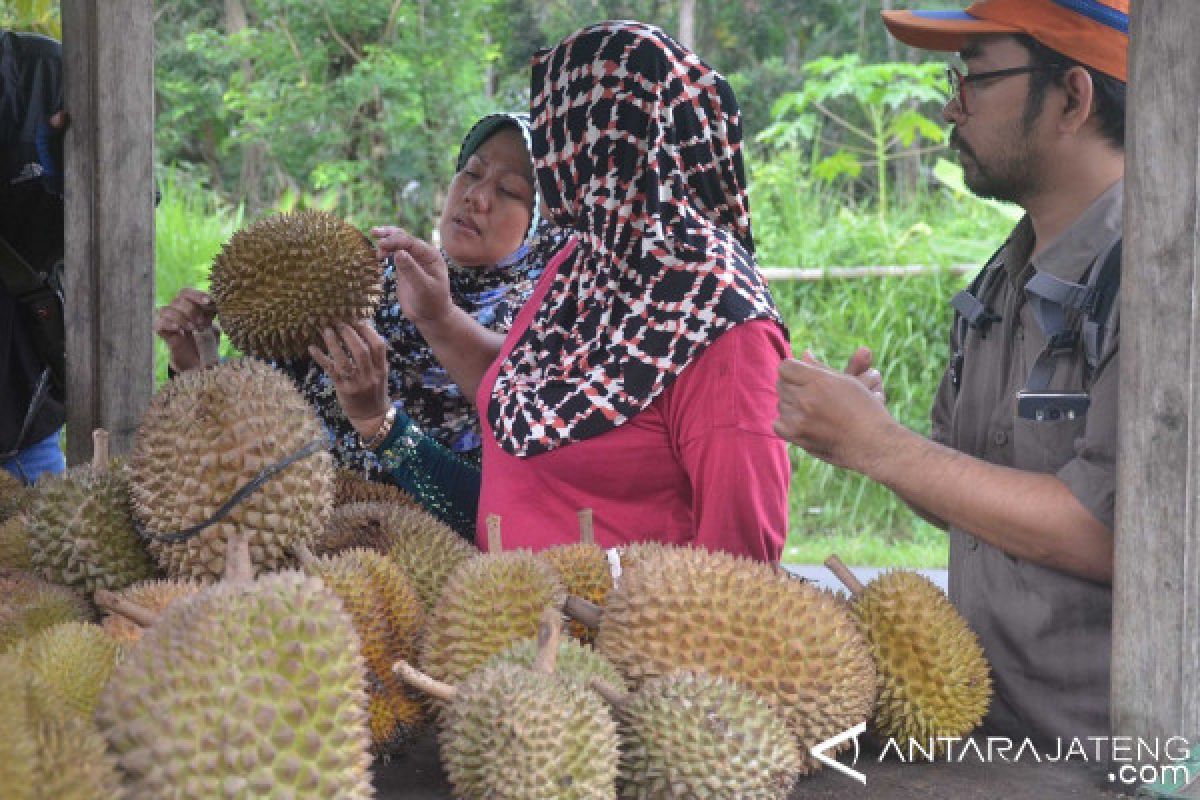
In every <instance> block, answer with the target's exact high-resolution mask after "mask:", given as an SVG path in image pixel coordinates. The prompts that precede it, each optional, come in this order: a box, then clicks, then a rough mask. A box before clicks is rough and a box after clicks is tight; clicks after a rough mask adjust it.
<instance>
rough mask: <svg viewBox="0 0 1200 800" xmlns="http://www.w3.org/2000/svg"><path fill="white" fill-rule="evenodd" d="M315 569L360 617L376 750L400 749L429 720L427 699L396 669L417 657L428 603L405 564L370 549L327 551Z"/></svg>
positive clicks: (357, 619) (358, 627) (356, 624)
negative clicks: (419, 594) (403, 569)
mask: <svg viewBox="0 0 1200 800" xmlns="http://www.w3.org/2000/svg"><path fill="white" fill-rule="evenodd" d="M311 571H312V572H313V573H314V574H316V575H319V576H320V578H321V580H322V581H323V582H324V583H325V586H326V588H328V589H329V590H330V591H332V592H333V593H334V594H336V595H337V596H338V597H339V598H341V601H342V605H343V607H344V608H345V609H346V611H347V613H349V614H350V617H351V618H352V619H353V620H354V629H355V630H356V631H357V632H358V637H359V639H360V640H361V641H362V652H363V660H364V661H365V662H366V666H367V687H368V691H369V692H370V695H371V697H370V704H369V706H368V711H369V712H370V725H371V739H372V742H373V745H374V749H375V752H376V753H378V754H388V755H391V754H395V753H397V752H399V751H400V750H401V749H402V748H403V746H404V745H405V744H406V743H407V742H408V741H409V740H410V739H411V738H412V735H413V733H415V732H416V731H417V730H418V729H419V728H420V727H421V725H422V723H423V722H424V719H425V704H424V702H423V699H422V698H421V697H419V696H418V695H416V694H415V693H414V692H412V691H411V690H409V689H408V688H407V686H405V684H404V682H403V681H402V680H401V679H400V678H399V677H398V676H397V675H396V674H395V673H394V672H393V671H392V666H393V665H394V664H395V663H396V662H397V661H400V660H404V661H410V662H411V661H413V660H414V659H415V658H416V655H417V638H418V636H419V635H420V632H421V628H422V624H423V623H424V621H425V608H424V606H422V605H421V600H420V598H418V597H417V593H416V591H415V590H413V588H412V586H411V584H410V583H409V581H408V578H406V577H405V576H404V573H403V572H401V570H400V567H398V566H397V565H396V564H394V563H392V562H391V561H389V560H388V559H387V557H386V556H383V555H380V554H379V553H376V552H373V551H370V550H365V549H361V548H359V549H354V550H346V551H344V552H341V553H337V554H335V555H331V556H326V557H324V558H321V559H318V560H317V562H316V563H315V564H314V565H313V567H312V570H311Z"/></svg>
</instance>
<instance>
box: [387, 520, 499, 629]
mask: <svg viewBox="0 0 1200 800" xmlns="http://www.w3.org/2000/svg"><path fill="white" fill-rule="evenodd" d="M386 519H387V522H386V526H387V528H388V530H389V531H390V532H391V534H392V535H394V537H395V539H396V543H395V544H394V545H392V548H391V549H390V550H388V558H390V559H392V561H395V562H396V563H397V564H399V565H400V568H401V569H402V570H404V574H405V575H407V576H408V579H409V580H410V581H412V583H413V588H415V589H416V590H417V594H418V595H419V596H420V597H421V602H422V603H424V604H425V608H426V609H427V610H428V611H432V610H433V607H434V606H435V605H436V604H437V602H438V598H440V597H441V596H442V590H443V589H444V588H445V586H446V581H447V580H449V578H450V576H451V575H452V574H454V572H455V570H457V569H458V568H459V566H461V565H462V564H463V562H465V561H467V560H468V559H470V558H473V557H475V556H477V555H479V550H478V549H476V547H475V545H473V544H471V543H470V542H468V541H467V540H465V539H463V538H462V537H461V536H459V535H458V534H457V533H455V532H454V531H453V530H452V529H451V528H450V527H449V526H447V525H445V524H444V523H442V522H441V521H439V520H438V519H437V518H436V517H434V516H433V515H432V514H429V513H428V512H425V511H422V510H421V509H419V508H395V509H392V510H391V512H390V513H389V514H388V516H387V518H386Z"/></svg>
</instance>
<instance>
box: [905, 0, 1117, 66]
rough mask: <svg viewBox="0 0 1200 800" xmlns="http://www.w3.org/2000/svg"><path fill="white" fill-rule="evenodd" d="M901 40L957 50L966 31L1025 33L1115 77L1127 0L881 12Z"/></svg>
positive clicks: (1045, 0)
mask: <svg viewBox="0 0 1200 800" xmlns="http://www.w3.org/2000/svg"><path fill="white" fill-rule="evenodd" d="M883 22H884V24H885V25H887V29H888V30H889V31H891V34H892V35H893V36H895V37H896V38H897V39H899V40H900V41H902V42H904V43H905V44H909V45H912V46H913V47H919V48H921V49H923V50H948V51H958V50H962V49H963V48H964V47H965V46H966V44H967V38H968V37H970V36H979V35H982V34H997V33H1002V34H1020V33H1024V34H1028V35H1029V36H1032V37H1033V38H1034V39H1036V40H1037V41H1039V42H1041V43H1042V44H1044V45H1045V46H1046V47H1049V48H1050V49H1051V50H1054V51H1055V52H1058V53H1062V54H1063V55H1064V56H1067V57H1068V58H1072V59H1074V60H1075V61H1078V62H1079V63H1080V64H1086V65H1087V66H1089V67H1092V68H1093V69H1097V70H1099V71H1100V72H1103V73H1104V74H1105V75H1110V76H1112V77H1114V78H1116V79H1118V80H1121V81H1127V80H1128V77H1127V76H1128V73H1129V62H1128V56H1129V0H979V2H977V3H975V4H973V5H972V6H971V7H970V8H968V9H967V10H966V11H884V12H883Z"/></svg>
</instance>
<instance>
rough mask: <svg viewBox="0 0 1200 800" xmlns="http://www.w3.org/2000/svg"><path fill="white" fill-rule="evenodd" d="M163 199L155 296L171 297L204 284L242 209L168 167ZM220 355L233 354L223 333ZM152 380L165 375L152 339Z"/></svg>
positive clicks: (162, 300)
mask: <svg viewBox="0 0 1200 800" xmlns="http://www.w3.org/2000/svg"><path fill="white" fill-rule="evenodd" d="M159 186H160V189H161V191H162V199H161V200H160V201H159V204H158V207H157V208H156V209H155V211H154V229H155V236H154V265H155V266H154V298H155V304H156V306H159V307H161V306H164V305H166V304H167V303H169V302H171V300H172V298H174V297H175V295H177V294H179V290H180V289H183V288H185V287H189V286H190V287H195V288H198V289H207V288H208V271H209V267H210V266H211V264H212V260H213V258H214V257H215V256H216V255H217V253H218V252H220V250H221V247H222V246H223V245H224V244H225V242H227V241H228V240H229V237H231V236H233V233H234V231H236V230H237V229H238V228H240V227H241V226H242V221H243V216H242V210H241V209H240V208H238V209H231V208H229V207H228V206H226V205H224V204H223V203H221V201H220V200H219V199H218V198H216V197H215V196H214V195H213V194H212V193H211V192H206V191H204V190H202V189H200V188H198V187H197V186H196V185H195V184H192V183H188V182H187V180H186V178H185V177H184V176H181V175H178V174H174V173H167V174H166V175H165V176H164V177H163V178H162V179H160V180H159ZM221 344H222V355H225V356H228V355H231V354H232V351H230V349H229V342H228V340H227V339H222V342H221ZM154 367H155V378H156V383H158V384H161V383H162V382H163V381H165V380H166V379H167V348H166V345H164V344H163V343H162V340H161V339H159V338H157V337H155V339H154Z"/></svg>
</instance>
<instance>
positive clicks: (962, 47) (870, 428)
mask: <svg viewBox="0 0 1200 800" xmlns="http://www.w3.org/2000/svg"><path fill="white" fill-rule="evenodd" d="M884 21H885V23H886V24H887V27H888V29H889V30H890V31H891V33H892V34H893V35H894V36H896V38H898V39H900V40H901V41H903V42H906V43H908V44H911V45H913V46H916V47H921V48H926V49H933V50H944V51H950V52H957V53H958V55H959V57H960V58H961V60H962V63H961V64H957V65H956V66H954V67H952V68H951V70H950V81H951V87H952V90H953V93H952V96H951V98H950V101H949V102H948V103H947V104H946V106H945V109H944V110H943V116H944V117H945V119H946V121H947V122H949V123H950V124H951V125H952V126H953V131H952V134H951V137H950V142H951V145H952V146H953V147H954V148H955V149H957V150H958V152H959V155H960V160H961V162H962V165H963V173H964V178H965V180H966V183H967V185H968V186H969V187H970V188H971V189H972V190H973V191H974V192H975V193H976V194H979V195H981V196H984V197H994V198H997V199H1000V200H1005V201H1009V202H1012V203H1016V204H1018V205H1020V206H1021V207H1022V208H1024V209H1025V211H1026V215H1025V217H1024V219H1022V220H1021V222H1020V223H1019V224H1018V225H1017V226H1016V228H1015V229H1014V230H1013V232H1012V235H1011V236H1010V237H1009V239H1008V241H1007V242H1005V244H1004V246H1003V247H1002V248H1001V249H1000V250H999V252H997V253H996V255H995V256H993V258H992V259H991V261H990V262H989V263H988V265H987V266H986V267H985V268H984V269H983V271H982V272H981V273H980V275H979V276H978V277H977V278H976V280H975V281H974V282H973V283H972V285H971V287H970V288H969V289H967V290H965V291H963V292H960V293H959V294H958V295H957V296H956V297H955V298H954V300H953V304H954V307H955V309H956V311H957V314H956V318H955V324H954V328H953V331H952V337H951V339H952V351H953V356H952V359H951V362H950V364H949V365H948V366H947V369H946V373H945V375H944V377H943V379H942V383H941V386H940V388H939V390H938V394H937V397H936V399H935V403H934V408H933V413H932V417H933V425H932V429H933V432H932V436H931V438H930V439H926V438H924V437H922V436H920V435H918V434H916V433H914V432H912V431H910V430H908V429H906V428H904V427H903V426H901V425H900V424H899V423H897V422H896V421H895V420H894V419H893V418H892V417H891V415H890V414H889V413H888V412H887V409H886V408H885V407H884V406H883V404H882V403H880V402H879V399H878V395H877V394H876V393H873V392H872V391H871V387H869V386H868V385H866V381H865V373H864V374H863V375H860V376H858V377H855V376H854V375H847V374H844V373H840V372H837V371H834V370H832V369H829V368H828V367H826V366H825V365H823V364H820V363H818V362H816V361H815V360H813V359H812V358H811V357H810V356H808V355H806V356H805V357H804V358H803V359H801V360H799V361H786V362H784V363H783V364H782V365H781V367H780V371H779V414H780V416H779V420H778V421H777V422H776V424H775V428H776V431H777V432H778V433H779V434H780V435H781V436H783V437H784V438H786V439H788V440H790V441H792V442H794V443H795V444H797V445H799V446H801V447H803V448H804V449H806V450H808V451H809V452H810V453H811V454H813V455H815V456H817V457H818V458H822V459H824V460H826V461H829V462H830V463H833V464H836V465H838V466H842V467H846V468H849V469H852V470H856V471H858V472H861V473H863V474H865V475H867V476H868V477H870V478H872V479H874V480H876V481H879V482H880V483H883V484H885V485H886V486H888V487H890V488H891V489H892V490H893V491H895V492H896V493H897V494H899V495H900V496H901V497H902V498H904V500H905V501H906V502H908V503H909V504H910V505H911V506H913V507H914V508H915V509H916V510H917V511H918V512H919V513H921V514H922V515H923V516H925V517H926V518H928V519H930V520H931V521H933V522H935V523H937V524H939V525H940V526H942V527H943V528H945V529H947V530H948V531H949V535H950V587H949V588H950V597H951V600H952V601H953V602H954V604H955V605H956V606H957V608H958V609H959V611H960V612H961V613H962V614H963V616H964V617H965V618H966V619H967V621H968V623H969V624H970V625H971V627H972V628H973V629H974V630H975V632H976V633H977V634H978V635H979V638H980V642H981V644H982V645H983V648H984V651H985V654H986V655H987V657H988V659H989V661H990V663H991V665H992V669H993V676H994V680H995V688H996V693H995V697H994V699H993V702H992V708H991V711H990V712H989V714H988V717H987V719H986V720H985V728H986V730H987V732H988V733H992V734H998V735H1005V736H1010V737H1013V738H1020V739H1023V738H1025V737H1029V738H1032V739H1033V740H1034V741H1035V742H1052V741H1053V740H1054V739H1056V738H1058V739H1062V740H1069V739H1071V738H1074V737H1086V736H1106V735H1108V734H1109V717H1108V707H1109V661H1110V648H1111V622H1112V597H1111V583H1112V573H1113V532H1112V531H1113V498H1114V494H1115V481H1114V462H1115V449H1116V447H1115V445H1116V404H1117V389H1116V384H1117V379H1118V370H1117V340H1118V335H1117V317H1116V309H1117V302H1116V300H1117V298H1116V295H1117V290H1118V287H1119V280H1120V237H1121V220H1122V178H1123V175H1124V135H1125V129H1124V114H1125V80H1126V54H1127V49H1128V2H1127V1H1126V0H981V1H980V2H977V3H975V4H974V5H972V6H971V7H970V8H968V9H967V10H966V11H965V12H947V11H927V12H921V11H896V12H884ZM858 360H860V361H861V360H862V356H861V355H860V356H859V359H858ZM860 366H861V364H860ZM854 372H860V373H861V372H862V370H861V369H856V370H854Z"/></svg>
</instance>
